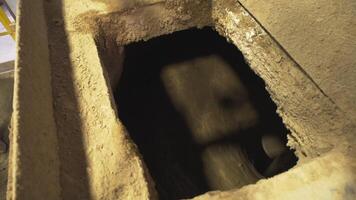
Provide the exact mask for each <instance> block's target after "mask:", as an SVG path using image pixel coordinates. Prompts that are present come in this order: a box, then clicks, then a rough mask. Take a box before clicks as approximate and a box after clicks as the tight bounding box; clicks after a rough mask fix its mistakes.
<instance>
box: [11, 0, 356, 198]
mask: <svg viewBox="0 0 356 200" xmlns="http://www.w3.org/2000/svg"><path fill="white" fill-rule="evenodd" d="M113 2H114V1H99V0H96V1H87V0H86V1H84V0H78V1H71V0H65V1H41V0H35V1H31V2H30V1H25V0H23V1H21V2H20V13H19V23H18V24H19V27H18V28H19V30H18V31H19V33H18V35H19V38H18V39H19V40H18V43H17V47H18V58H17V65H16V72H15V96H14V100H15V102H14V120H13V127H14V128H13V135H12V138H11V149H10V173H9V187H8V199H20V200H22V199H155V198H156V197H157V196H156V193H155V190H154V184H153V182H152V180H151V178H150V175H149V172H148V171H147V170H146V168H145V164H144V163H143V161H142V159H141V158H140V155H139V153H138V151H137V149H136V147H135V145H134V144H133V143H132V141H131V140H130V138H129V137H128V134H127V132H126V130H125V128H124V127H123V125H122V123H121V122H120V120H118V119H117V114H116V112H117V111H116V106H115V105H114V102H113V98H112V93H111V89H110V87H109V81H110V80H109V78H108V77H109V76H108V74H107V71H106V69H105V67H106V68H108V67H107V66H105V64H106V63H108V62H105V60H104V57H103V56H100V54H101V52H110V53H109V55H110V54H111V55H110V56H108V58H110V57H111V58H112V56H115V55H117V57H118V58H120V59H122V54H120V50H119V48H120V46H121V45H125V44H128V43H131V42H134V41H139V40H147V39H150V38H152V37H155V36H159V35H162V34H168V33H172V32H175V31H178V30H183V29H187V28H191V27H203V26H212V27H215V28H216V30H218V31H219V33H221V34H222V35H224V36H225V37H226V38H228V39H229V40H230V41H231V42H232V43H234V44H235V45H236V46H237V47H239V49H240V50H241V51H242V52H243V54H244V56H245V58H246V60H247V61H248V62H249V64H250V66H251V68H252V69H253V70H254V71H255V72H256V73H257V74H258V75H259V76H260V77H262V78H263V79H264V80H265V82H266V85H267V89H268V91H269V92H270V94H271V97H272V98H273V99H274V101H275V102H276V103H277V106H278V113H279V114H280V116H281V117H282V118H283V120H284V123H285V124H286V125H287V126H288V128H289V129H290V130H291V132H292V134H291V135H290V138H289V145H290V146H291V147H293V148H294V149H296V151H297V155H298V156H299V158H300V162H299V165H298V166H297V167H296V168H295V169H293V170H290V171H289V172H286V173H284V174H282V175H280V176H277V177H273V178H271V179H269V180H266V181H260V182H258V183H257V184H256V185H250V186H247V187H245V188H242V189H241V190H237V191H231V192H223V193H219V192H215V193H212V194H208V195H206V196H203V197H201V198H203V199H209V198H213V199H214V198H215V199H216V198H226V199H228V198H230V199H231V198H232V196H234V197H235V196H236V195H238V196H241V197H244V196H245V197H246V198H248V199H265V198H266V199H275V198H277V197H279V198H280V199H286V198H288V199H300V198H304V199H313V198H317V199H318V198H326V199H327V198H332V199H347V198H349V199H354V197H355V192H354V191H355V188H356V186H355V181H354V171H355V167H354V166H355V160H354V159H353V158H352V157H351V155H354V152H355V150H354V148H355V125H354V123H355V122H354V117H355V116H356V115H355V113H354V112H355V110H356V109H355V107H356V106H355V104H354V102H355V101H354V99H355V84H354V83H355V80H354V79H353V77H355V58H354V56H353V54H354V52H355V45H354V41H356V40H354V33H355V31H354V28H355V26H354V22H355V20H353V19H354V11H355V9H354V8H355V4H354V3H352V2H351V1H336V0H335V1H332V2H331V3H330V1H329V2H327V1H326V0H325V1H324V0H323V1H308V2H303V3H299V2H298V3H292V5H293V6H291V5H290V2H289V1H286V0H279V1H274V2H267V1H263V2H262V3H261V2H260V1H258V2H257V1H241V2H242V3H243V4H242V5H244V6H245V8H246V9H245V8H244V7H241V6H240V4H239V2H238V1H235V0H224V1H209V0H199V1H197V0H196V1H193V0H192V1H183V0H182V1H175V0H167V1H144V0H140V1H129V0H127V1H125V0H121V1H115V2H116V3H115V4H113ZM266 10H267V11H266ZM251 14H252V15H251ZM29 16H30V17H29ZM318 16H324V17H318ZM255 19H257V21H256V20H255ZM33 32H36V34H29V33H33ZM108 43H116V44H115V45H113V47H114V48H117V49H114V50H111V49H109V48H110V47H109V46H105V45H103V44H108ZM97 45H98V47H97ZM109 65H110V64H109ZM119 109H120V108H119ZM330 152H332V153H331V154H330ZM44 191H45V192H44ZM313 191H318V193H315V192H313ZM322 195H326V196H322Z"/></svg>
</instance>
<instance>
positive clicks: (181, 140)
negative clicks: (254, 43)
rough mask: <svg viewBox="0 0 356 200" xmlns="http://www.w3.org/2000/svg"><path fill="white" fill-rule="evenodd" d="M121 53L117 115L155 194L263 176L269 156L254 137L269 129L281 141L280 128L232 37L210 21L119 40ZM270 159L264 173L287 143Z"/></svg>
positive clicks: (181, 194)
mask: <svg viewBox="0 0 356 200" xmlns="http://www.w3.org/2000/svg"><path fill="white" fill-rule="evenodd" d="M125 55H126V57H125V61H124V70H123V73H122V76H121V80H120V83H119V86H118V88H117V90H116V91H115V98H116V101H117V105H118V112H119V117H120V119H121V120H122V122H123V124H124V125H125V126H126V128H127V130H128V132H129V133H130V135H131V137H132V139H133V140H134V142H135V143H136V144H137V145H138V148H139V150H140V152H141V154H142V155H143V159H144V161H145V163H146V164H147V167H148V169H149V171H150V174H151V175H152V177H153V179H154V181H155V183H156V189H157V191H158V193H159V195H160V199H181V198H191V197H194V196H196V195H199V194H203V193H205V192H208V191H210V190H225V189H232V188H238V187H241V186H243V185H246V184H250V183H254V182H256V181H257V180H258V179H259V178H261V177H263V176H261V175H264V173H266V170H267V169H268V168H269V166H270V165H271V163H273V161H274V160H275V159H274V158H273V159H272V158H270V157H268V156H267V154H266V153H265V151H264V149H263V148H262V145H261V140H262V139H261V138H262V137H263V136H264V135H266V134H269V135H271V134H272V135H274V136H276V137H277V138H279V140H281V141H282V142H283V144H284V145H285V144H286V142H287V139H286V135H287V133H288V130H287V129H286V128H285V127H284V125H283V123H282V121H281V119H280V118H279V116H278V115H277V114H276V106H275V104H274V103H273V102H272V100H271V99H270V96H269V94H268V93H267V91H266V90H265V85H264V82H263V81H262V80H261V79H260V78H259V77H258V76H257V75H255V74H254V73H253V72H252V71H251V69H250V68H249V66H248V65H247V64H246V63H245V62H244V58H243V56H242V54H241V52H240V51H239V50H238V49H237V48H236V47H235V46H234V45H232V44H229V43H227V42H226V40H225V39H224V38H223V37H221V36H219V35H218V34H217V33H216V32H214V31H213V30H211V29H208V28H206V29H201V30H198V29H191V30H186V31H181V32H176V33H174V34H171V35H166V36H161V37H158V38H155V39H151V40H149V41H147V42H138V43H133V44H130V45H127V46H126V47H125ZM285 155H286V156H285ZM282 157H283V159H282ZM284 157H286V158H284ZM278 159H280V160H283V162H282V161H278V162H274V163H275V164H274V165H276V167H274V168H273V169H272V170H269V171H268V173H267V174H265V175H266V176H273V175H275V174H278V173H281V172H283V171H285V170H287V169H289V168H290V167H292V166H293V165H294V164H295V162H296V158H295V156H294V154H293V152H291V151H289V150H286V151H285V152H283V153H282V154H281V155H280V156H279V157H278Z"/></svg>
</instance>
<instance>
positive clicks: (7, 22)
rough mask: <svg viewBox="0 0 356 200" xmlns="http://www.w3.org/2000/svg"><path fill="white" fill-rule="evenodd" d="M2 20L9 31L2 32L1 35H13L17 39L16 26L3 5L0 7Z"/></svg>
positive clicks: (0, 18) (0, 20)
mask: <svg viewBox="0 0 356 200" xmlns="http://www.w3.org/2000/svg"><path fill="white" fill-rule="evenodd" d="M0 22H1V24H2V25H3V26H4V27H5V29H6V31H7V32H2V33H0V36H3V35H11V37H12V38H13V39H15V26H14V25H13V24H12V23H11V21H10V20H9V18H8V17H7V15H6V13H5V11H4V10H3V8H2V7H0Z"/></svg>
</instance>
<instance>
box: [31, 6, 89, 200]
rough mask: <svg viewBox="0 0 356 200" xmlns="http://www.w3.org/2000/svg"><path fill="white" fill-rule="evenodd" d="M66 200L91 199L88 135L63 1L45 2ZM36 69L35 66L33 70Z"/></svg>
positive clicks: (61, 180)
mask: <svg viewBox="0 0 356 200" xmlns="http://www.w3.org/2000/svg"><path fill="white" fill-rule="evenodd" d="M43 6H44V11H45V16H46V20H47V21H46V23H47V27H48V30H47V36H48V43H49V56H50V64H51V74H52V76H51V78H52V92H53V101H54V117H55V121H56V126H57V136H58V147H59V148H58V152H59V159H60V186H61V197H62V198H63V199H91V195H90V187H89V178H88V174H87V166H88V163H87V159H86V154H85V147H84V138H83V135H84V134H85V133H84V132H83V131H82V129H81V127H82V124H81V120H80V115H79V113H80V110H79V106H78V102H77V99H76V93H75V89H74V88H75V86H74V84H75V82H74V77H73V73H72V70H73V69H72V68H73V66H72V65H71V61H70V59H69V57H70V51H71V50H70V47H69V42H68V38H67V36H66V35H67V33H66V31H65V27H64V17H63V11H62V8H64V6H63V5H62V1H44V4H43ZM34 67H36V66H34Z"/></svg>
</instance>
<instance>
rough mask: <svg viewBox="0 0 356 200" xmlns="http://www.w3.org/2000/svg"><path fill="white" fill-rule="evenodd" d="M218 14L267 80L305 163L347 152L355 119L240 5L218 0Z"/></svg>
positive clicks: (292, 143) (221, 25)
mask: <svg viewBox="0 0 356 200" xmlns="http://www.w3.org/2000/svg"><path fill="white" fill-rule="evenodd" d="M232 5H234V6H232ZM213 15H214V18H215V19H216V28H217V30H218V31H219V32H221V33H222V34H223V35H226V36H227V37H228V38H229V39H230V40H231V41H232V42H233V43H234V44H235V45H236V46H237V47H239V49H240V50H241V51H242V52H243V53H244V56H245V58H246V59H247V61H248V62H249V64H250V66H251V68H252V69H253V70H254V71H255V72H256V73H257V74H258V75H259V76H260V77H262V78H263V79H264V81H265V82H266V86H267V89H268V90H269V92H270V93H271V97H272V98H273V99H274V101H275V102H276V103H277V105H278V113H279V114H280V115H281V117H282V118H283V121H284V123H285V124H286V125H287V126H288V128H289V129H290V130H291V131H292V134H291V135H290V141H289V145H290V146H291V147H293V148H294V149H296V150H297V155H298V157H299V158H301V161H303V159H304V158H306V159H308V158H313V157H315V156H319V155H321V154H323V153H325V152H327V151H330V150H331V149H333V148H339V149H342V150H344V151H348V150H349V148H350V147H351V146H352V145H354V142H355V139H352V140H350V138H352V137H353V136H354V132H355V125H354V123H353V121H352V120H351V119H350V118H349V117H348V116H347V115H346V114H345V113H344V112H343V111H342V110H340V109H339V107H338V106H337V105H335V103H334V102H333V101H332V100H330V98H329V97H328V96H326V95H325V94H324V93H323V92H322V91H321V90H320V89H319V87H318V85H316V84H315V82H314V81H313V80H312V79H310V77H309V76H308V75H307V74H305V72H304V70H303V68H301V67H300V66H299V65H297V64H296V63H294V62H293V60H292V59H291V58H290V57H289V55H288V54H286V53H285V52H283V51H282V50H281V49H280V48H279V46H278V44H277V43H276V42H275V41H274V40H273V39H272V38H271V37H269V36H268V35H267V33H266V32H265V31H264V30H263V29H262V28H261V27H260V26H259V25H258V24H257V22H256V21H254V20H253V19H252V18H251V17H249V14H248V13H247V12H246V11H245V10H244V9H243V8H242V7H241V6H238V4H236V1H234V0H227V1H219V3H216V7H215V10H214V12H213ZM335 135H337V136H338V137H337V138H335Z"/></svg>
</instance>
